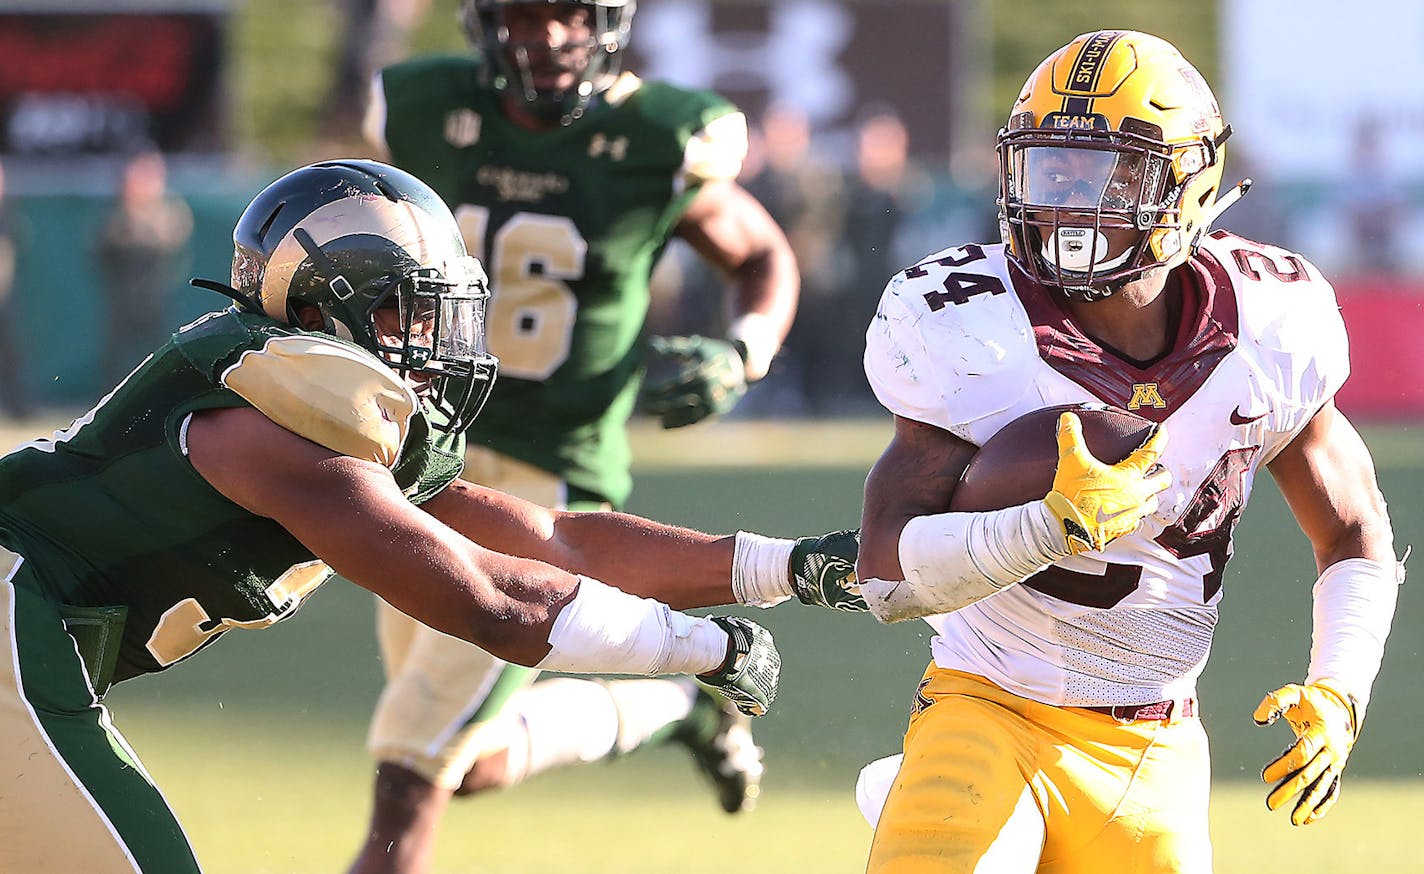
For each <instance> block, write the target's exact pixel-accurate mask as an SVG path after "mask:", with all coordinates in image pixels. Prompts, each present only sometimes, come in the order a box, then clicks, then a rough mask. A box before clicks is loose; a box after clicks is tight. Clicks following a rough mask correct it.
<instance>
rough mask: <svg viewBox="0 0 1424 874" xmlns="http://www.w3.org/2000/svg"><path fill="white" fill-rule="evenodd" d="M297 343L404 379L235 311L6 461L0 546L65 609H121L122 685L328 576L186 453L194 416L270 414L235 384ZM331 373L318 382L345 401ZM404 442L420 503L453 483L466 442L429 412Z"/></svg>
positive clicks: (415, 421)
mask: <svg viewBox="0 0 1424 874" xmlns="http://www.w3.org/2000/svg"><path fill="white" fill-rule="evenodd" d="M302 337H314V338H318V339H317V340H315V341H313V342H316V343H317V344H327V345H329V347H330V348H333V349H336V350H338V351H339V352H340V353H341V354H342V355H344V356H347V360H350V361H352V362H354V365H353V366H354V369H356V370H362V369H364V371H365V372H366V373H368V374H369V373H378V374H380V375H382V378H384V379H387V380H393V381H398V380H399V377H396V376H394V375H393V374H392V373H391V371H389V368H386V367H385V365H384V364H382V363H381V362H380V361H379V359H377V358H375V356H372V355H370V354H369V353H366V352H364V351H362V350H360V349H358V348H357V347H355V346H352V345H350V344H345V343H341V341H338V340H336V339H334V338H331V337H327V336H326V335H319V334H307V333H305V332H302V331H298V330H295V329H292V328H289V327H287V326H285V325H281V324H279V323H277V322H275V321H273V320H271V319H269V318H267V317H266V316H261V315H250V314H239V313H237V312H235V311H232V310H227V311H224V312H221V313H212V314H209V315H208V316H205V317H204V318H202V319H200V320H198V321H196V322H194V323H193V324H191V325H189V326H187V327H185V328H183V329H182V330H181V331H179V332H178V333H177V334H175V335H174V336H173V338H172V339H171V340H170V341H169V342H168V343H167V344H166V345H164V346H163V347H162V348H160V349H159V350H158V351H157V352H155V353H154V354H153V355H152V356H150V357H149V358H148V359H147V360H146V361H145V362H144V363H143V364H141V365H140V366H139V367H138V369H136V370H135V371H133V372H132V373H131V374H129V376H128V377H127V378H126V379H125V380H124V381H123V382H122V383H120V384H119V386H118V387H117V388H115V389H114V390H113V391H112V392H110V393H109V394H108V395H107V396H105V397H104V398H103V400H101V401H100V402H99V404H98V405H97V406H95V407H94V409H92V410H90V411H89V412H88V413H86V414H85V415H83V416H82V417H80V418H79V419H77V420H76V421H75V422H74V423H73V424H72V425H70V426H69V427H68V428H67V429H65V430H63V431H60V432H58V433H56V434H55V435H54V437H53V438H50V439H45V440H36V441H34V442H31V443H27V444H24V445H22V446H20V447H18V448H16V449H15V450H13V451H12V452H10V453H9V454H7V455H5V456H3V457H0V544H3V545H5V546H7V547H8V548H9V549H11V550H13V551H14V552H16V553H19V554H20V555H21V556H23V557H24V559H25V562H26V565H27V568H28V570H29V571H30V574H29V578H31V579H33V580H36V581H37V585H38V587H39V589H40V594H42V595H43V596H44V597H46V598H47V599H49V600H50V601H52V602H55V603H59V604H63V605H66V606H69V607H123V608H126V609H127V618H126V621H125V623H124V627H123V636H122V640H121V642H120V649H119V653H118V661H117V667H116V669H115V674H114V678H115V679H116V680H121V679H126V678H128V677H133V676H136V675H139V674H143V673H148V672H152V671H157V670H162V669H163V668H166V667H168V666H169V665H171V664H173V663H175V662H177V661H179V660H180V659H183V658H186V657H187V656H188V655H191V654H192V653H193V652H196V651H197V650H198V649H200V648H202V647H203V646H206V645H207V644H208V643H211V642H212V640H214V639H215V638H216V637H218V636H219V635H220V634H222V633H223V632H224V631H227V630H228V629H230V628H262V627H266V626H268V625H271V624H273V623H275V622H278V621H280V620H282V619H285V618H287V617H288V616H290V615H291V614H292V613H293V612H295V610H296V609H297V607H298V606H299V605H300V603H301V601H302V598H303V597H304V596H305V595H307V594H308V593H310V592H311V591H312V589H314V588H315V587H316V586H317V585H319V584H320V583H321V582H322V581H324V580H325V579H326V578H327V577H328V576H329V575H330V571H329V570H328V569H327V567H326V565H324V564H323V563H322V562H320V561H318V560H317V558H316V557H315V556H314V555H312V553H311V552H310V551H308V550H307V549H306V547H304V546H302V544H301V543H299V542H297V540H296V538H294V537H292V536H291V535H290V534H288V533H287V531H286V530H285V529H283V528H282V527H281V526H280V525H278V524H277V523H276V522H274V521H272V520H271V519H267V518H263V517H259V516H256V515H253V514H252V513H249V512H248V511H246V510H244V509H243V508H242V507H240V506H238V505H237V504H234V503H233V502H231V501H229V500H228V499H227V498H225V497H224V496H223V495H221V494H220V493H219V492H218V491H217V490H215V489H214V488H213V487H212V486H211V485H209V484H208V483H207V481H206V480H204V479H203V478H202V477H201V476H200V475H199V474H198V473H197V472H196V471H195V470H194V469H193V467H192V466H191V464H190V463H189V461H188V459H187V455H186V451H185V449H186V428H187V423H188V421H189V418H190V416H191V415H192V413H194V412H195V411H198V410H203V409H216V408H222V407H237V406H255V407H258V408H259V409H262V408H263V403H262V400H263V399H262V398H256V399H255V400H253V398H254V394H253V391H254V390H253V389H249V388H246V387H244V388H243V389H241V390H242V391H243V392H244V394H239V390H235V389H234V387H233V385H234V384H236V380H234V379H232V375H233V374H234V373H236V372H239V371H252V370H254V369H255V370H258V371H259V372H261V371H262V368H261V367H260V366H254V364H253V362H254V361H256V362H257V363H258V364H259V365H260V362H261V361H262V358H263V356H264V355H268V356H269V357H274V358H275V356H272V355H271V353H269V352H268V350H269V348H271V347H272V345H273V343H274V341H277V342H281V341H282V340H284V339H288V338H302ZM328 357H331V356H328ZM286 360H289V359H283V361H286ZM290 360H292V361H294V363H293V364H291V365H287V364H285V363H284V364H282V365H281V366H282V367H283V368H285V369H283V370H282V372H281V376H282V378H283V380H284V381H285V382H286V383H287V385H286V386H285V388H288V389H293V386H292V385H291V384H292V383H293V382H296V383H298V384H297V385H296V386H295V388H294V389H293V391H292V392H291V394H292V395H294V396H296V397H299V398H300V397H301V395H302V386H301V385H300V382H301V378H300V376H301V374H300V369H301V368H303V367H306V366H308V365H309V364H310V362H309V361H308V360H306V359H302V358H300V357H298V358H296V359H290ZM267 372H271V370H270V368H269V369H268V371H267ZM330 373H331V371H330V370H328V371H324V372H323V373H322V376H321V380H322V381H321V383H320V384H321V386H322V388H323V389H325V390H329V391H335V390H336V389H335V388H334V387H333V386H332V385H331V383H330V381H329V379H328V377H329V376H330ZM294 377H295V378H294ZM249 381H250V380H249ZM313 381H315V378H314V380H313ZM255 390H256V391H261V390H262V389H261V388H260V387H259V388H257V389H255ZM333 407H334V408H336V409H342V410H348V411H349V410H351V409H354V408H356V404H354V403H347V402H345V401H343V402H340V403H336V404H333ZM265 411H266V410H265V409H264V412H265ZM333 427H336V426H333ZM405 434H406V437H405V439H404V442H403V444H401V445H400V448H399V456H398V459H397V460H396V461H395V462H394V465H393V467H392V473H393V474H394V475H395V478H396V481H397V482H398V483H399V484H400V485H401V487H402V488H404V489H405V491H406V494H407V495H409V496H410V498H411V500H413V501H416V502H420V501H423V500H425V499H426V498H428V497H430V496H432V495H434V494H436V493H437V492H439V491H440V490H441V489H443V488H444V487H445V486H447V485H449V483H450V482H451V481H453V480H454V478H455V477H457V476H458V475H459V473H460V468H461V464H462V456H463V450H464V444H463V438H462V437H460V436H458V435H448V434H446V433H444V432H441V431H438V430H436V429H433V428H432V427H431V423H430V420H429V418H428V415H427V413H426V412H425V411H424V410H423V409H418V410H416V411H415V412H414V413H413V415H412V416H411V418H410V421H409V425H408V429H407V431H406V432H405ZM333 524H336V523H335V522H333Z"/></svg>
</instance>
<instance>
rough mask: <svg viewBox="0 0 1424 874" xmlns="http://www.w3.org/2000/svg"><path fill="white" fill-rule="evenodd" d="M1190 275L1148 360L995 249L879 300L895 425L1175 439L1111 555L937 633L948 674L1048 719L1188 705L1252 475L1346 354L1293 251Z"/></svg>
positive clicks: (1330, 385)
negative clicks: (1083, 325) (1122, 423)
mask: <svg viewBox="0 0 1424 874" xmlns="http://www.w3.org/2000/svg"><path fill="white" fill-rule="evenodd" d="M1178 272H1179V273H1180V274H1181V275H1182V276H1183V278H1184V279H1185V280H1186V281H1184V283H1183V294H1184V304H1183V312H1182V319H1181V327H1180V330H1179V334H1178V337H1177V338H1176V341H1175V343H1174V345H1173V347H1172V349H1171V351H1170V352H1169V353H1167V354H1166V355H1165V356H1164V357H1162V358H1161V359H1159V360H1157V361H1153V362H1150V363H1142V362H1132V361H1129V360H1126V359H1124V358H1122V357H1121V356H1120V355H1118V354H1115V353H1114V352H1113V351H1112V350H1107V349H1104V348H1102V347H1101V346H1099V345H1098V344H1097V343H1096V342H1094V341H1093V340H1091V339H1089V338H1088V337H1087V336H1085V335H1084V334H1083V333H1081V332H1080V331H1079V330H1078V329H1077V328H1076V326H1074V325H1073V323H1072V322H1071V321H1070V320H1069V318H1068V316H1067V314H1066V310H1064V308H1063V307H1062V306H1061V305H1060V303H1059V299H1058V298H1057V297H1056V295H1057V294H1058V292H1056V291H1052V290H1049V289H1045V288H1043V287H1042V286H1039V285H1037V284H1036V283H1034V282H1033V281H1032V280H1030V279H1029V278H1028V277H1027V276H1026V275H1025V274H1024V273H1023V272H1022V271H1020V270H1018V269H1017V268H1012V267H1011V266H1010V265H1009V264H1008V262H1007V260H1006V258H1005V255H1004V251H1003V246H1000V245H993V246H975V245H969V246H962V247H959V248H954V249H946V250H945V251H943V252H939V253H936V254H935V255H932V256H930V257H929V258H928V259H926V260H925V261H923V262H921V263H920V264H917V265H915V266H914V267H911V268H909V269H908V270H906V271H904V272H903V273H901V274H899V275H897V276H896V277H895V278H893V279H892V280H891V281H890V284H889V286H887V288H886V289H885V294H884V296H883V297H882V298H881V301H880V307H879V311H878V312H877V313H876V316H875V320H874V321H873V322H872V323H871V326H870V329H869V331H868V332H867V334H866V352H865V371H866V376H867V378H868V379H869V381H870V385H871V386H872V387H873V388H874V390H875V393H876V396H877V397H878V398H879V399H880V402H881V403H882V404H883V405H884V406H885V407H886V408H887V409H889V410H890V411H891V412H892V413H895V414H896V415H898V416H903V417H905V418H909V419H914V420H916V421H919V422H924V423H926V424H928V425H933V426H935V427H938V428H942V429H944V430H946V431H948V432H950V433H951V434H954V435H955V436H956V437H959V438H961V439H964V440H967V441H969V442H970V443H973V444H975V445H983V443H984V441H985V440H987V439H988V438H989V437H990V436H991V435H993V434H994V433H995V432H997V431H998V430H999V429H1000V428H1002V427H1003V426H1004V425H1006V424H1008V423H1009V422H1010V421H1012V420H1014V419H1016V418H1018V417H1019V416H1021V415H1023V414H1025V413H1028V412H1030V411H1032V410H1035V409H1039V408H1042V407H1047V406H1053V405H1056V404H1066V403H1077V402H1101V403H1108V404H1112V405H1115V406H1118V407H1123V408H1126V409H1129V410H1132V411H1134V412H1136V413H1138V414H1140V415H1143V416H1146V417H1147V418H1149V419H1152V420H1154V421H1158V422H1167V423H1168V431H1169V440H1168V441H1167V447H1166V451H1165V452H1164V454H1163V455H1162V458H1161V463H1162V464H1163V465H1164V466H1165V467H1166V468H1167V469H1168V470H1170V471H1171V474H1172V486H1171V487H1170V488H1169V489H1168V490H1167V491H1165V492H1163V493H1162V495H1161V496H1160V509H1159V510H1158V512H1157V513H1156V514H1154V515H1153V516H1150V517H1148V518H1147V519H1146V520H1144V522H1143V524H1142V526H1141V527H1139V528H1138V530H1137V531H1136V532H1134V533H1133V534H1131V535H1129V536H1126V537H1122V538H1119V539H1118V540H1116V541H1114V542H1113V543H1112V544H1110V545H1109V546H1108V548H1107V549H1105V550H1103V551H1101V552H1095V553H1090V554H1087V555H1080V556H1073V557H1069V558H1066V559H1064V560H1062V561H1059V562H1057V563H1056V564H1054V565H1052V566H1050V567H1048V568H1047V569H1045V570H1044V571H1042V572H1040V573H1039V574H1037V575H1035V576H1033V577H1031V578H1029V579H1028V580H1026V581H1024V582H1023V583H1022V584H1019V585H1014V586H1010V587H1008V588H1006V589H1004V590H1003V591H1001V592H999V593H997V594H995V595H992V596H990V597H988V598H985V599H983V600H982V601H979V602H976V603H974V604H971V605H969V606H968V607H965V608H963V609H961V610H957V611H955V612H954V613H950V614H944V615H940V616H934V617H930V619H929V620H928V621H929V623H930V624H931V625H932V626H933V627H934V628H935V630H936V631H937V632H938V633H937V634H936V636H935V637H934V638H933V640H932V642H931V648H932V650H933V654H934V660H935V662H936V664H938V665H939V666H941V667H944V668H951V669H956V670H961V671H967V672H970V673H974V674H979V675H981V676H984V677H986V678H988V679H989V680H991V681H993V682H994V683H996V684H998V685H999V686H1001V687H1003V688H1005V689H1007V690H1009V691H1011V692H1014V693H1015V694H1018V695H1022V696H1024V697H1026V698H1031V699H1033V700H1036V701H1042V702H1045V703H1049V704H1060V705H1078V706H1091V705H1112V704H1141V703H1148V702H1153V701H1159V700H1163V699H1169V698H1181V697H1185V696H1189V695H1192V694H1193V693H1194V691H1195V687H1196V680H1197V677H1198V676H1200V674H1201V671H1202V668H1203V666H1204V665H1205V663H1206V658H1207V652H1208V650H1209V649H1210V646H1211V637H1212V631H1213V629H1214V627H1215V625H1216V619H1217V605H1218V604H1219V602H1220V600H1221V578H1222V570H1223V568H1224V567H1225V564H1226V561H1227V559H1228V558H1229V557H1230V555H1231V532H1232V529H1233V528H1234V527H1235V525H1236V521H1237V519H1238V518H1239V517H1240V514H1241V511H1242V509H1243V508H1244V507H1245V506H1246V501H1247V498H1248V497H1249V496H1250V493H1251V486H1252V481H1253V479H1254V478H1255V475H1256V472H1257V470H1259V469H1260V467H1261V465H1262V464H1264V463H1266V462H1268V461H1270V460H1271V459H1272V458H1273V457H1274V456H1275V454H1276V453H1277V452H1279V451H1280V450H1281V448H1282V447H1284V446H1285V445H1286V444H1287V443H1289V442H1290V441H1291V439H1292V438H1293V437H1294V436H1295V435H1296V434H1298V433H1299V432H1300V430H1301V429H1302V428H1303V427H1304V426H1305V425H1306V423H1307V422H1309V421H1310V419H1311V417H1312V416H1313V415H1314V414H1315V413H1316V411H1317V410H1319V409H1320V408H1321V407H1322V406H1323V405H1324V404H1325V403H1326V402H1327V401H1329V399H1330V398H1331V397H1332V396H1333V395H1334V393H1335V391H1336V390H1337V389H1338V388H1339V387H1340V385H1341V383H1343V382H1344V380H1345V377H1346V376H1347V375H1348V373H1349V354H1348V348H1347V343H1346V337H1345V328H1344V323H1343V322H1342V321H1341V318H1340V313H1339V309H1338V307H1337V305H1336V303H1335V292H1334V290H1333V289H1332V288H1331V286H1330V284H1329V283H1328V282H1327V281H1326V280H1325V279H1324V278H1323V277H1322V276H1321V275H1320V272H1319V271H1318V270H1317V269H1316V268H1315V267H1314V266H1313V265H1311V264H1309V263H1308V262H1306V261H1305V260H1304V259H1303V258H1301V257H1300V256H1299V255H1295V254H1292V253H1290V252H1287V251H1285V250H1282V249H1279V248H1276V247H1273V246H1265V245H1262V244H1259V243H1254V242H1251V241H1249V240H1245V239H1243V238H1241V237H1237V236H1234V235H1231V234H1227V233H1225V232H1217V233H1214V234H1212V235H1211V236H1210V238H1208V239H1207V240H1206V241H1205V242H1204V243H1203V245H1202V246H1201V249H1200V250H1199V251H1198V252H1197V254H1196V255H1195V256H1194V257H1193V258H1192V260H1191V261H1190V262H1188V264H1187V265H1185V266H1183V267H1181V268H1178Z"/></svg>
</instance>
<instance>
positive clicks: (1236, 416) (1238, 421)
mask: <svg viewBox="0 0 1424 874" xmlns="http://www.w3.org/2000/svg"><path fill="white" fill-rule="evenodd" d="M1265 417H1266V414H1265V413H1262V414H1260V415H1259V416H1251V417H1250V418H1247V417H1246V416H1243V415H1241V408H1240V407H1237V408H1236V409H1234V410H1232V411H1231V424H1233V425H1249V424H1251V423H1252V422H1254V421H1256V420H1257V419H1264V418H1265Z"/></svg>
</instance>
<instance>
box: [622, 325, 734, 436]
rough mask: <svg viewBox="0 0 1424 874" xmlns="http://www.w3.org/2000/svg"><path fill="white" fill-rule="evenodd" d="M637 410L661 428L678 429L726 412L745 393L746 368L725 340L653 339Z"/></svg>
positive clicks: (730, 343) (703, 338) (701, 338)
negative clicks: (661, 426)
mask: <svg viewBox="0 0 1424 874" xmlns="http://www.w3.org/2000/svg"><path fill="white" fill-rule="evenodd" d="M647 368H648V371H647V375H646V376H645V377H644V378H643V391H642V394H641V395H640V396H639V399H638V408H639V409H640V410H642V411H643V412H644V413H647V414H649V415H652V416H657V417H658V418H660V419H661V420H662V423H663V427H664V428H681V427H683V426H684V425H691V424H693V423H694V422H700V421H702V420H703V419H706V418H708V417H709V416H720V415H722V414H723V413H726V412H728V411H730V410H731V409H732V408H733V407H735V406H736V405H737V401H739V400H741V399H742V395H744V394H746V393H747V366H746V361H745V360H744V359H743V357H742V353H741V350H740V349H738V348H737V345H736V344H735V343H733V342H731V341H729V340H715V339H713V338H711V337H651V338H649V340H648V355H647Z"/></svg>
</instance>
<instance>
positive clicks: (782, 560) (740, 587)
mask: <svg viewBox="0 0 1424 874" xmlns="http://www.w3.org/2000/svg"><path fill="white" fill-rule="evenodd" d="M795 546H796V544H795V542H794V541H791V540H783V539H781V538H778V537H763V536H761V535H760V534H753V533H751V532H750V531H738V532H737V539H736V546H735V549H734V550H733V552H732V594H733V595H735V596H736V598H737V603H739V604H749V605H751V606H753V607H774V606H776V605H777V604H780V603H781V602H782V601H785V600H787V599H788V598H790V597H791V596H793V595H795V594H796V590H795V589H794V588H793V587H792V585H791V550H792V549H794V548H795Z"/></svg>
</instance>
